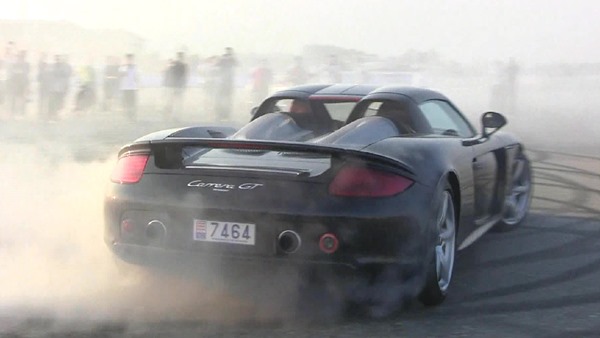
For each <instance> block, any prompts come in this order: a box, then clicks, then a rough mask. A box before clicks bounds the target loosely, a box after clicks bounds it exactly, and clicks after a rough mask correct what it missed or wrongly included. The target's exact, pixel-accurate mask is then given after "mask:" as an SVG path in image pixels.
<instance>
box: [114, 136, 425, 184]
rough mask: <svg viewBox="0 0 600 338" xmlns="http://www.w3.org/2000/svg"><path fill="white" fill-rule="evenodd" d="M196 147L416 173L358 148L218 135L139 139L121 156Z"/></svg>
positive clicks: (168, 152)
mask: <svg viewBox="0 0 600 338" xmlns="http://www.w3.org/2000/svg"><path fill="white" fill-rule="evenodd" d="M188 146H196V147H202V148H207V149H236V150H248V151H253V150H256V151H261V150H262V151H271V152H273V151H274V152H282V153H285V152H290V153H305V154H315V155H319V154H321V155H328V156H331V157H332V158H335V159H338V160H352V159H354V160H362V161H366V162H369V163H373V164H379V165H384V166H386V167H392V168H394V169H396V170H400V171H402V172H403V174H404V175H406V176H407V177H409V178H411V177H412V178H413V179H414V176H415V172H414V170H413V169H412V168H411V167H410V166H408V165H407V164H406V163H403V162H402V161H400V160H397V159H394V158H392V157H389V156H385V155H382V154H377V153H372V152H368V151H364V150H361V149H357V148H341V147H332V146H327V145H321V144H315V143H305V142H287V141H286V142H282V141H265V140H238V139H214V138H183V137H168V138H166V139H162V140H153V141H148V142H136V143H132V144H129V145H126V146H124V147H123V148H121V150H120V151H119V157H120V156H124V155H126V154H127V153H138V152H142V153H143V152H148V153H152V154H173V153H178V152H179V150H181V149H182V148H183V147H188Z"/></svg>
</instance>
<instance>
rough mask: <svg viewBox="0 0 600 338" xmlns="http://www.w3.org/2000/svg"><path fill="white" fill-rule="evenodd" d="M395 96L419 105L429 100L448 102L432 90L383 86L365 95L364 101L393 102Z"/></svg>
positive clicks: (444, 97)
mask: <svg viewBox="0 0 600 338" xmlns="http://www.w3.org/2000/svg"><path fill="white" fill-rule="evenodd" d="M396 95H402V96H406V97H409V98H411V99H412V100H413V101H415V102H416V103H417V104H420V103H422V102H425V101H429V100H444V101H450V100H449V99H448V98H447V97H446V96H445V95H443V94H441V93H439V92H436V91H434V90H430V89H425V88H417V87H404V86H385V87H380V88H377V89H375V90H373V91H372V92H370V93H369V95H367V97H366V98H365V99H368V98H371V97H373V98H375V97H376V98H378V99H386V98H388V99H390V100H394V99H395V96H396Z"/></svg>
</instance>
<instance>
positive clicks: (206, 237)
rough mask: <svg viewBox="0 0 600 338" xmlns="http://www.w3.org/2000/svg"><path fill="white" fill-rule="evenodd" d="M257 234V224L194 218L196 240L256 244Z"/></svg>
mask: <svg viewBox="0 0 600 338" xmlns="http://www.w3.org/2000/svg"><path fill="white" fill-rule="evenodd" d="M255 234H256V225H255V224H250V223H236V222H219V221H207V220H201V219H195V220H194V240H195V241H201V242H219V243H232V244H244V245H254V240H255Z"/></svg>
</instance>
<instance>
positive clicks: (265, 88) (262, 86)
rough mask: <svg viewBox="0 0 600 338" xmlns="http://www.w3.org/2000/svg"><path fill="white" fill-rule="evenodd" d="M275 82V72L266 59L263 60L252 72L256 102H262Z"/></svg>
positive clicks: (253, 92)
mask: <svg viewBox="0 0 600 338" xmlns="http://www.w3.org/2000/svg"><path fill="white" fill-rule="evenodd" d="M272 82H273V72H272V71H271V68H270V67H269V64H268V62H267V60H266V59H263V60H261V62H260V65H259V66H258V67H257V68H256V69H255V70H254V72H252V94H253V97H254V103H255V104H260V103H261V102H262V100H264V99H265V98H266V97H267V95H269V88H270V87H271V83H272Z"/></svg>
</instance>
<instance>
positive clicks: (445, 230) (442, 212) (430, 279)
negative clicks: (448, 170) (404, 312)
mask: <svg viewBox="0 0 600 338" xmlns="http://www.w3.org/2000/svg"><path fill="white" fill-rule="evenodd" d="M435 231H436V242H435V247H434V253H433V259H432V260H431V262H430V264H429V267H428V271H427V274H426V280H425V286H424V288H423V291H421V294H420V295H419V300H420V301H421V302H422V303H423V304H424V305H427V306H432V305H438V304H440V303H442V302H443V301H444V299H445V298H446V294H447V293H448V288H449V286H450V281H451V280H452V271H453V269H454V256H455V253H456V214H455V209H454V199H453V196H452V192H451V190H450V187H449V186H446V189H444V191H443V192H442V193H441V194H440V196H438V212H437V218H436V224H435Z"/></svg>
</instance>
